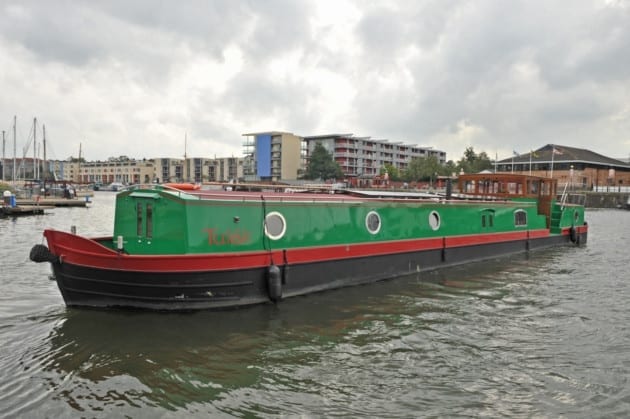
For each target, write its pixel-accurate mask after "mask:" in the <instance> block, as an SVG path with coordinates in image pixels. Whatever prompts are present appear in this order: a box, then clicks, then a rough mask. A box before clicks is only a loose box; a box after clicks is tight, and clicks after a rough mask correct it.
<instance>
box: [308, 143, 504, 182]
mask: <svg viewBox="0 0 630 419" xmlns="http://www.w3.org/2000/svg"><path fill="white" fill-rule="evenodd" d="M492 168H493V164H492V160H490V157H488V154H487V153H486V152H485V151H482V152H480V153H476V152H475V150H474V149H473V147H467V148H466V150H465V151H464V155H463V156H462V158H461V159H459V160H458V161H457V162H453V161H452V160H449V161H448V162H446V163H445V164H440V162H439V161H438V159H437V157H435V156H427V157H415V158H413V159H411V161H410V162H409V165H408V166H407V168H406V169H404V170H398V168H396V167H394V166H393V165H391V164H385V165H384V166H383V167H381V169H380V173H379V174H380V175H385V172H387V175H388V177H389V179H390V180H392V181H404V182H418V181H429V180H431V179H435V177H436V176H452V174H453V173H460V172H461V171H464V173H478V172H481V171H483V170H491V169H492ZM343 177H344V175H343V171H342V170H341V166H339V164H338V163H337V162H335V160H334V158H333V155H332V154H331V153H329V152H328V151H327V150H326V148H324V146H323V145H321V144H320V143H317V144H316V145H315V147H314V149H313V153H312V154H311V156H310V160H309V164H308V166H307V168H306V171H305V173H304V176H303V178H304V179H311V180H316V179H321V180H327V179H343Z"/></svg>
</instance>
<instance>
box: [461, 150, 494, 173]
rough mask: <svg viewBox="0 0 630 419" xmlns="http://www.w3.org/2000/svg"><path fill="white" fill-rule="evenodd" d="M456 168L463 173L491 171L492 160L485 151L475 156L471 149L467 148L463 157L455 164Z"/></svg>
mask: <svg viewBox="0 0 630 419" xmlns="http://www.w3.org/2000/svg"><path fill="white" fill-rule="evenodd" d="M457 167H458V168H459V169H460V170H463V171H464V172H465V173H479V172H481V171H483V170H490V169H492V160H490V157H488V154H486V152H485V151H482V152H481V153H479V154H477V153H475V150H474V149H473V148H472V147H467V148H466V151H464V156H463V157H462V158H461V159H460V160H459V161H458V162H457Z"/></svg>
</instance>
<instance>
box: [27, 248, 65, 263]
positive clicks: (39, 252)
mask: <svg viewBox="0 0 630 419" xmlns="http://www.w3.org/2000/svg"><path fill="white" fill-rule="evenodd" d="M29 258H30V259H31V260H32V261H33V262H37V263H40V262H51V263H52V262H56V261H58V260H59V258H57V256H55V255H53V254H52V253H50V250H48V248H47V247H46V246H44V245H43V244H36V245H35V246H33V248H32V249H31V253H30V254H29Z"/></svg>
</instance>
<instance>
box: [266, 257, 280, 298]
mask: <svg viewBox="0 0 630 419" xmlns="http://www.w3.org/2000/svg"><path fill="white" fill-rule="evenodd" d="M267 293H268V294H269V299H270V300H271V301H273V302H274V303H277V302H278V301H280V300H282V275H281V273H280V268H278V267H277V266H276V265H271V266H269V268H268V269H267Z"/></svg>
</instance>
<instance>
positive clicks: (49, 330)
mask: <svg viewBox="0 0 630 419" xmlns="http://www.w3.org/2000/svg"><path fill="white" fill-rule="evenodd" d="M114 199H115V196H114V194H111V192H103V193H96V194H95V197H94V204H93V205H92V206H89V207H87V208H63V207H61V208H56V209H55V210H54V211H52V212H51V214H50V215H48V216H46V217H24V218H16V219H15V220H9V219H4V220H0V234H2V236H3V237H14V238H15V240H13V241H11V242H10V243H9V242H8V241H3V242H2V243H0V252H1V253H2V254H3V255H4V257H5V259H4V262H3V269H2V271H0V286H2V289H3V293H2V296H0V301H1V302H2V304H0V339H2V342H3V349H4V350H3V351H2V355H0V388H3V389H4V391H3V392H1V393H0V416H2V417H69V416H76V415H82V416H88V417H90V416H96V417H99V416H130V417H148V416H151V417H164V416H193V417H194V416H199V415H210V416H254V417H260V416H320V417H325V416H331V415H340V414H345V415H348V416H362V417H394V416H395V417H412V416H417V414H418V412H423V414H424V415H426V416H435V417H453V416H466V417H479V416H490V417H498V416H501V417H531V416H536V417H558V416H570V417H582V416H611V417H618V416H623V414H622V412H626V411H628V409H630V405H628V403H627V400H628V397H630V390H629V389H628V387H627V386H626V385H624V383H625V380H626V377H627V376H628V374H630V369H629V368H628V366H627V365H626V364H625V363H624V361H623V360H624V359H625V356H626V354H627V351H628V350H630V348H628V345H627V342H628V341H629V340H630V332H629V330H628V328H627V326H626V325H627V324H628V323H629V322H630V315H629V314H628V311H627V310H626V309H625V307H626V302H627V300H628V298H630V289H629V288H628V285H627V266H626V263H625V259H626V257H625V249H627V247H628V245H630V242H629V241H628V240H629V238H628V236H627V234H625V232H627V231H628V229H630V218H628V217H627V215H628V212H627V211H623V210H615V209H603V210H588V211H587V217H588V221H589V226H590V231H589V236H588V244H587V245H586V246H583V247H576V246H570V247H567V248H562V247H556V248H549V249H546V250H544V251H535V252H530V253H528V254H526V253H523V254H520V255H518V254H517V255H511V256H509V257H504V258H498V259H496V260H486V261H479V262H475V263H468V264H465V265H461V266H458V267H451V268H447V269H442V270H439V271H431V272H421V273H414V274H411V275H406V276H403V277H399V278H397V279H395V280H390V281H383V282H380V283H377V284H372V285H369V286H362V287H352V288H345V289H340V290H336V291H329V292H324V293H319V294H316V295H311V296H308V297H306V298H291V299H286V300H284V301H283V302H282V303H281V304H279V305H274V304H263V305H257V306H252V307H250V308H245V309H242V310H227V311H200V312H188V313H163V312H138V311H127V310H106V311H104V310H84V309H74V308H71V307H66V306H65V305H64V302H63V298H62V296H61V295H60V293H59V289H58V287H57V284H56V283H55V282H54V281H50V280H48V276H49V275H50V273H51V270H50V267H49V266H48V264H35V263H25V260H26V259H27V258H28V256H27V255H28V252H29V250H30V248H31V246H32V243H33V242H37V241H41V229H42V228H43V227H50V228H55V229H58V230H66V229H70V227H71V226H75V227H76V231H77V233H78V234H82V235H87V236H91V237H98V236H103V235H106V234H107V233H108V232H109V231H110V228H111V225H112V223H113V222H114V214H113V208H114ZM95 220H98V222H95ZM383 388H387V392H386V394H385V393H384V392H383ZM499 395H500V396H499Z"/></svg>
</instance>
